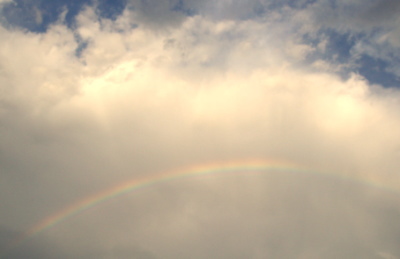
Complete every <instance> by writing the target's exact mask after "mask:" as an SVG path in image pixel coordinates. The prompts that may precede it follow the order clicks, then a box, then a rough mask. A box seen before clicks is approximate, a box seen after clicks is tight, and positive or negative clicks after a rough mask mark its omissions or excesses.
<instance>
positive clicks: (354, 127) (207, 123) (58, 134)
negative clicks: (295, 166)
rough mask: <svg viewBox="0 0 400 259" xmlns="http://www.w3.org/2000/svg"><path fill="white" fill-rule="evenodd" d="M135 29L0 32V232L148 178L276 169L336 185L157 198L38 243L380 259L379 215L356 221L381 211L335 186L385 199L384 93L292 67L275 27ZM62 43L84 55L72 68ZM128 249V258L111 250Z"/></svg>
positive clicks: (147, 193) (392, 170)
mask: <svg viewBox="0 0 400 259" xmlns="http://www.w3.org/2000/svg"><path fill="white" fill-rule="evenodd" d="M160 8H163V5H161V7H160ZM132 12H133V13H132ZM288 12H291V10H288ZM140 15H141V14H140V13H139V14H138V13H135V12H134V11H128V10H126V11H125V13H124V14H123V15H122V16H121V17H119V18H118V19H117V20H116V21H115V22H113V21H111V20H107V19H99V18H98V17H97V16H96V12H95V11H94V10H93V9H91V8H90V7H88V8H86V9H85V10H84V11H83V12H82V13H81V14H80V15H79V16H78V18H77V25H76V28H75V29H73V30H72V29H68V28H67V27H66V26H64V25H61V24H56V25H54V26H52V27H50V29H49V30H48V31H47V32H46V33H43V34H40V35H39V34H33V33H26V32H22V31H17V30H6V29H4V28H2V29H1V31H0V35H1V38H2V39H4V40H3V41H1V42H0V55H1V58H0V62H1V63H0V67H1V68H2V69H1V74H0V82H1V83H0V85H1V88H0V89H1V91H2V98H1V99H0V105H1V106H0V107H1V110H0V116H1V117H0V118H1V121H2V123H1V124H0V125H1V127H0V151H1V153H0V154H1V157H0V159H1V161H2V164H3V165H2V167H3V170H4V172H2V174H3V175H2V177H3V179H4V181H2V182H1V183H0V197H7V198H2V199H1V200H0V202H1V203H0V205H1V206H0V207H3V208H5V210H2V212H1V213H2V214H1V215H2V217H0V219H1V221H0V225H5V226H8V227H9V228H15V229H22V228H24V227H26V226H27V225H29V224H31V223H32V222H34V221H35V220H36V219H37V220H39V219H40V218H42V217H44V216H46V215H48V214H49V213H51V212H52V211H55V210H57V209H59V208H60V206H62V205H63V204H68V203H69V202H72V201H74V200H76V199H79V198H81V197H83V196H85V195H88V194H90V193H93V192H95V191H99V190H102V189H105V188H107V187H109V186H110V185H113V184H117V183H119V182H121V181H124V180H126V179H131V178H133V177H139V176H143V175H148V174H149V173H154V172H162V171H165V170H166V169H170V168H177V167H182V166H184V165H192V164H202V163H207V162H210V161H225V160H237V159H244V158H256V157H257V158H281V159H285V160H289V161H292V162H296V163H300V164H303V165H305V166H307V167H309V168H312V169H313V170H316V171H321V172H332V174H333V175H335V177H336V178H332V179H331V181H329V180H328V181H327V180H326V179H322V178H318V177H316V178H312V177H311V176H304V178H302V177H301V176H299V177H297V178H296V177H290V176H287V175H285V174H282V175H274V176H266V177H265V178H263V177H261V178H257V179H254V178H244V177H243V178H241V177H237V178H236V177H232V178H230V179H226V178H224V179H222V178H218V177H210V178H209V179H203V180H199V181H182V182H180V183H170V184H166V185H165V186H159V187H157V188H154V189H148V190H144V191H143V192H142V193H141V194H137V196H135V195H133V196H128V197H126V198H125V199H124V200H123V201H124V202H122V201H121V203H118V202H116V203H112V204H110V205H108V206H110V207H101V206H99V207H97V208H95V209H94V211H92V212H88V213H87V214H84V215H82V216H81V217H77V218H75V219H71V221H69V222H65V223H62V224H66V225H65V226H66V227H62V226H60V227H59V228H54V229H52V230H50V231H49V232H48V233H47V235H48V237H50V238H51V237H53V238H54V240H62V241H63V242H61V241H60V243H62V244H63V245H64V247H65V248H71V249H67V250H70V251H79V252H76V253H77V254H78V257H79V256H81V257H82V258H83V257H84V253H86V252H87V253H90V252H88V250H90V249H92V250H96V249H98V250H101V251H103V250H107V251H108V252H109V253H110V254H113V253H114V255H115V254H117V255H118V254H123V253H125V252H124V251H126V250H127V252H126V253H128V254H131V253H139V254H140V253H142V254H145V255H146V256H149V257H150V256H151V255H154V256H156V255H159V256H161V257H163V258H177V257H181V258H187V257H189V256H190V255H194V256H193V257H195V258H206V257H216V258H224V257H226V258H228V257H230V256H233V255H234V254H236V255H237V254H239V255H243V257H248V258H257V256H258V258H265V257H272V258H274V257H275V258H279V257H280V258H282V257H285V256H286V257H289V258H293V257H296V256H297V255H298V256H299V257H298V258H302V257H301V256H303V258H309V257H308V256H310V255H311V256H315V257H324V258H334V257H335V255H339V256H343V255H346V253H345V252H343V253H342V252H339V249H336V248H337V247H343V246H345V244H346V243H350V242H353V243H351V246H352V247H347V248H348V249H346V251H350V252H349V253H348V254H351V255H354V257H353V258H355V257H357V256H359V255H360V254H364V251H370V250H371V249H372V251H388V253H393V254H395V253H396V251H390V249H394V248H393V247H392V246H391V247H389V248H388V249H386V248H385V247H384V246H383V245H382V244H381V243H380V242H381V241H380V240H379V237H380V236H379V235H383V236H384V238H385V239H387V237H386V235H389V234H388V233H386V232H385V231H387V229H386V227H387V226H386V225H384V224H382V225H380V224H381V223H380V222H381V218H382V217H383V218H384V217H385V216H386V214H385V213H384V212H382V213H381V211H380V210H378V209H374V208H370V207H368V206H369V204H370V203H369V202H371V200H372V205H373V206H375V205H376V204H379V203H378V202H380V201H382V200H383V201H386V202H387V203H388V207H390V206H392V205H393V204H394V202H393V201H391V200H390V199H389V198H387V197H386V196H385V195H384V194H379V195H378V194H376V193H375V192H376V189H368V188H367V187H366V186H361V185H360V186H358V185H356V184H354V186H356V187H354V186H353V185H351V186H350V187H349V185H350V184H349V183H348V182H341V181H342V180H340V179H341V178H355V179H358V180H359V181H364V182H365V181H369V182H373V183H374V184H377V185H378V184H381V185H382V186H384V187H385V188H391V189H393V190H399V188H400V186H399V183H398V175H397V174H396V172H397V169H398V168H399V166H400V165H399V161H400V160H399V151H398V150H399V148H400V116H399V113H398V111H399V108H400V103H399V101H398V100H399V92H398V91H397V90H395V89H392V90H387V89H382V88H380V87H379V86H371V85H369V84H368V83H367V82H366V81H365V80H363V78H361V77H360V76H357V75H352V76H351V77H350V78H349V79H348V80H343V79H341V78H339V77H338V76H336V75H335V74H331V73H329V72H318V71H313V70H312V69H309V68H303V67H301V66H300V65H299V62H300V61H301V60H302V59H304V56H305V55H306V53H307V52H308V51H311V50H312V49H311V48H310V47H309V46H307V45H305V44H304V43H302V41H301V40H300V37H299V34H296V33H293V31H294V29H293V28H296V25H292V24H286V23H283V25H281V26H280V24H281V23H280V22H282V20H280V18H281V16H280V15H281V14H279V13H274V14H273V15H271V16H270V17H267V18H264V19H259V20H257V21H254V20H253V21H252V20H241V21H234V20H221V21H216V20H214V19H211V18H205V17H202V16H193V17H188V18H185V19H183V18H182V21H181V23H180V24H179V25H177V26H171V27H168V28H166V29H161V30H153V29H152V27H151V26H150V27H149V26H141V23H140V22H142V19H144V18H143V17H141V16H140ZM135 19H137V20H135ZM174 19H175V18H174ZM133 23H136V24H138V25H139V26H138V27H135V28H132V27H131V24H133ZM74 35H75V36H76V35H79V36H80V38H81V40H83V41H87V42H88V46H87V48H86V49H85V50H83V52H82V55H81V56H80V57H76V56H75V50H76V48H77V47H78V43H77V42H76V39H75V37H74ZM327 65H328V66H329V65H330V64H327ZM325 71H326V70H325ZM3 162H4V163H3ZM337 185H339V186H337ZM354 189H355V190H354ZM238 190H240V192H239V191H238ZM10 194H12V195H10ZM361 194H362V195H361ZM358 195H359V196H358ZM363 195H365V196H363ZM374 195H376V196H374ZM29 197H34V201H31V200H30V199H29ZM221 204H223V205H224V206H221ZM372 205H371V206H372ZM395 206H398V205H397V203H396V205H395ZM369 209H371V211H373V213H375V214H373V215H371V213H369ZM393 210H395V211H397V210H398V207H394V208H393ZM93 214H96V216H95V217H94V216H93ZM15 215H22V216H19V217H15ZM326 222H329V224H327V223H326ZM390 222H392V221H390ZM99 226H101V231H100V230H99V229H98V228H99ZM99 232H101V233H102V234H101V235H100V234H99ZM77 233H79V235H77ZM266 233H272V234H271V235H267V234H266ZM390 233H392V232H390ZM45 235H46V234H45ZM354 236H355V237H356V238H355V240H353V237H354ZM389 236H390V235H389ZM109 237H110V238H109ZM111 237H112V238H111ZM58 238H60V239H58ZM115 240H117V241H115ZM282 240H287V242H282ZM341 240H343V241H341ZM77 241H78V242H77ZM315 242H317V243H318V245H315ZM382 242H383V241H382ZM216 243H217V244H219V245H218V246H217V247H214V244H216ZM99 244H100V245H99ZM132 244H135V246H134V247H138V248H137V249H136V248H135V249H133V250H134V251H133V250H132V251H130V250H129V249H125V248H124V247H132ZM279 244H280V245H279ZM372 245H374V247H373V248H371V247H370V246H372ZM375 246H376V247H375ZM315 247H317V249H316V248H315ZM287 248H290V249H287ZM396 249H397V248H396ZM143 251H144V252H143ZM146 251H149V252H148V253H147V252H146ZM397 252H398V251H397ZM71 253H73V252H71ZM80 253H82V254H80ZM348 254H347V255H348ZM293 255H296V256H293ZM85 256H86V255H85ZM110 256H111V255H110ZM329 256H331V257H329Z"/></svg>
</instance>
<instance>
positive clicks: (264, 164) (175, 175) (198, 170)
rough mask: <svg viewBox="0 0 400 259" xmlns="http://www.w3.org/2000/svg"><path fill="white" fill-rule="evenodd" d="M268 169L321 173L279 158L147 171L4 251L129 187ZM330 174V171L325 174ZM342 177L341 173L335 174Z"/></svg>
mask: <svg viewBox="0 0 400 259" xmlns="http://www.w3.org/2000/svg"><path fill="white" fill-rule="evenodd" d="M271 171H294V172H303V173H304V172H305V173H308V174H323V173H317V172H313V171H310V170H308V169H307V168H305V167H303V166H300V165H296V164H293V163H289V162H286V161H280V160H244V161H233V162H225V163H221V162H217V163H210V164H206V165H200V166H192V167H187V168H184V169H180V170H174V171H168V172H164V173H161V174H155V175H150V176H147V177H143V178H139V179H133V180H129V181H127V182H124V183H122V184H120V185H116V186H114V187H112V188H110V189H107V190H104V191H101V192H98V193H95V194H93V195H91V196H88V197H86V198H84V199H82V200H79V201H77V202H75V203H72V204H70V205H69V206H67V207H64V208H63V209H61V210H60V211H58V212H56V213H54V214H52V215H50V216H49V217H46V218H45V219H43V220H41V221H40V222H38V223H37V224H35V225H33V226H32V227H31V228H29V229H28V230H27V231H25V232H24V233H23V234H22V235H20V236H19V237H18V238H16V239H15V240H13V241H12V242H11V243H10V244H9V246H8V248H9V249H7V251H11V250H14V249H15V248H17V247H18V246H19V245H20V244H21V243H23V242H24V241H26V240H28V239H30V238H32V237H34V236H36V235H38V234H39V233H41V232H43V231H45V230H47V229H49V228H51V227H53V226H55V225H57V224H59V223H61V222H63V221H65V220H67V219H68V218H71V217H73V216H74V215H77V214H78V213H80V212H82V211H84V210H87V209H89V208H91V207H94V206H96V205H98V204H100V203H103V202H105V201H108V200H110V199H113V198H115V197H118V196H121V195H123V194H126V193H129V192H131V191H133V190H136V189H139V188H143V187H146V186H152V185H155V184H159V183H163V182H168V181H172V180H175V179H180V178H187V177H194V176H200V175H208V174H217V173H218V174H222V173H234V172H243V173H246V172H248V173H250V172H271ZM327 175H331V174H327ZM336 177H341V178H345V177H344V176H340V175H339V176H336Z"/></svg>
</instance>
